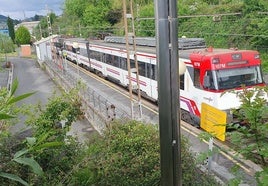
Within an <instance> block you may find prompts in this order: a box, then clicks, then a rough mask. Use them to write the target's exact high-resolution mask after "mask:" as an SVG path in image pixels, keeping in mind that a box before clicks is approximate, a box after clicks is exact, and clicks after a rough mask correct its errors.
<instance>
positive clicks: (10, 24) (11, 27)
mask: <svg viewBox="0 0 268 186" xmlns="http://www.w3.org/2000/svg"><path fill="white" fill-rule="evenodd" d="M7 26H8V32H9V37H10V38H11V39H12V41H13V43H15V31H14V23H13V20H12V19H10V17H8V18H7Z"/></svg>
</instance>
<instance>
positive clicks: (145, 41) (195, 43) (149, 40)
mask: <svg viewBox="0 0 268 186" xmlns="http://www.w3.org/2000/svg"><path fill="white" fill-rule="evenodd" d="M104 41H105V42H107V43H121V44H126V38H125V37H120V36H106V37H105V39H104ZM128 41H129V44H131V45H132V44H133V39H132V38H131V37H129V38H128ZM135 42H136V45H137V46H149V47H156V39H155V38H154V37H136V38H135ZM205 47H206V43H205V40H204V39H203V38H179V39H178V49H179V50H187V49H197V48H205Z"/></svg>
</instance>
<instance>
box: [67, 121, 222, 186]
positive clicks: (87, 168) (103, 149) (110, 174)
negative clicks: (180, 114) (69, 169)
mask: <svg viewBox="0 0 268 186" xmlns="http://www.w3.org/2000/svg"><path fill="white" fill-rule="evenodd" d="M181 153H182V172H183V175H182V176H183V183H184V184H185V185H217V182H216V181H215V180H214V179H213V178H209V176H208V175H206V173H203V172H201V171H200V170H198V169H197V168H196V164H195V159H194V157H193V155H192V154H191V151H190V150H189V144H188V142H187V140H186V139H185V138H183V140H182V145H181ZM81 162H83V164H82V165H80V168H79V169H78V170H77V171H76V172H75V173H74V175H73V177H72V182H71V183H72V185H103V186H104V185H122V186H123V185H137V186H138V185H160V146H159V132H158V129H157V128H156V127H155V126H153V125H150V124H144V123H140V122H137V121H128V122H126V123H121V122H119V121H115V122H114V123H112V124H111V126H110V128H108V129H107V130H105V132H104V134H103V137H102V138H100V137H97V138H96V139H95V141H93V142H90V144H89V149H88V154H87V155H86V156H85V158H84V159H83V160H81Z"/></svg>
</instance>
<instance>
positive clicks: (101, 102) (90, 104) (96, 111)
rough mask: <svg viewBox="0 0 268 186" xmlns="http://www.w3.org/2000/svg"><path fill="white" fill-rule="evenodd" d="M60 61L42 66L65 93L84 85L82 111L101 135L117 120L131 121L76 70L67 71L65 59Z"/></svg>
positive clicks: (80, 91) (47, 61)
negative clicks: (64, 63)
mask: <svg viewBox="0 0 268 186" xmlns="http://www.w3.org/2000/svg"><path fill="white" fill-rule="evenodd" d="M58 60H61V62H60V63H59V61H57V60H55V62H54V61H51V60H46V61H45V62H44V63H43V64H42V65H44V67H45V69H46V71H47V73H48V74H49V76H50V77H51V78H52V79H53V80H54V81H55V82H56V83H57V84H58V85H59V86H60V87H62V88H63V89H64V90H65V91H68V90H70V89H72V88H75V87H77V86H78V84H82V87H83V88H81V89H80V90H79V96H80V98H81V99H82V111H83V112H84V114H85V117H86V118H87V119H88V121H89V122H90V123H91V124H92V125H93V126H94V128H95V129H96V130H97V131H98V132H99V133H101V132H102V130H103V129H104V128H106V127H107V126H109V124H110V122H111V121H113V120H115V119H120V120H129V119H130V118H131V116H130V115H129V114H128V113H127V112H125V111H124V110H121V109H120V108H117V107H116V106H115V104H114V103H111V102H110V101H109V100H107V99H106V98H105V97H104V96H102V95H100V94H99V93H98V92H96V91H95V90H93V89H91V88H90V87H88V86H87V83H86V82H85V80H84V79H83V78H81V76H79V75H78V73H77V72H75V69H73V68H70V67H69V68H68V70H66V67H64V65H63V63H62V60H63V59H58Z"/></svg>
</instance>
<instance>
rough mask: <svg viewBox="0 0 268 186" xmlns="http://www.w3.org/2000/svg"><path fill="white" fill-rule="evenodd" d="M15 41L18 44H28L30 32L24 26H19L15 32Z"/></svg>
mask: <svg viewBox="0 0 268 186" xmlns="http://www.w3.org/2000/svg"><path fill="white" fill-rule="evenodd" d="M15 38H16V43H17V44H18V45H24V44H30V42H31V34H30V32H29V30H28V29H27V28H26V27H25V26H20V27H19V28H18V29H17V31H16V32H15Z"/></svg>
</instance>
